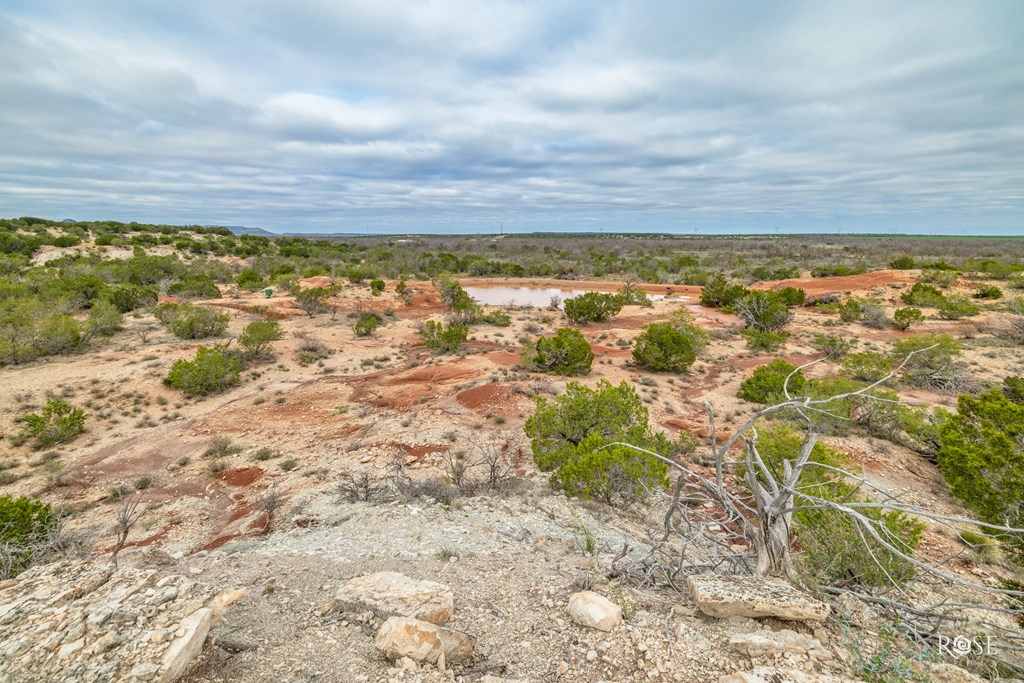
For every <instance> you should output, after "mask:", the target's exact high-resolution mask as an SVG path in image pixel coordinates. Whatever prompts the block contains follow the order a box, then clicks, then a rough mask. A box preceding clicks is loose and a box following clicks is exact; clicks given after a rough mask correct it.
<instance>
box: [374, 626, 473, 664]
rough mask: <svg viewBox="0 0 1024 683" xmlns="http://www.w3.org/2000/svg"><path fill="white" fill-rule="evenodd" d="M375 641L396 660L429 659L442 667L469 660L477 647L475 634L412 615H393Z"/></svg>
mask: <svg viewBox="0 0 1024 683" xmlns="http://www.w3.org/2000/svg"><path fill="white" fill-rule="evenodd" d="M374 643H375V644H376V646H377V649H379V650H380V651H381V652H383V653H384V655H385V656H386V657H387V658H388V659H390V660H392V661H394V660H396V659H400V658H401V657H408V658H409V659H412V660H413V661H415V662H420V663H422V662H429V663H430V664H434V665H436V666H438V668H440V669H442V670H443V669H444V667H445V666H446V665H447V664H451V663H456V662H465V661H468V660H469V659H470V658H471V657H472V656H473V648H474V647H475V641H474V640H473V637H472V636H469V635H467V634H465V633H462V632H460V631H454V630H452V629H450V628H444V627H443V626H437V625H435V624H431V623H429V622H426V621H420V620H419V619H410V618H408V617H391V618H390V619H388V620H387V621H385V622H384V623H383V625H381V627H380V630H379V631H378V632H377V637H376V638H375V639H374Z"/></svg>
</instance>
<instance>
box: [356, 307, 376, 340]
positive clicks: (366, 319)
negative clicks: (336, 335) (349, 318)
mask: <svg viewBox="0 0 1024 683" xmlns="http://www.w3.org/2000/svg"><path fill="white" fill-rule="evenodd" d="M379 325H380V316H379V315H377V314H376V313H374V312H373V311H366V312H364V313H363V314H362V315H360V316H359V319H358V320H356V324H355V325H354V326H353V330H354V331H355V333H356V336H357V337H368V336H370V335H371V334H373V332H374V330H376V329H377V327H378V326H379Z"/></svg>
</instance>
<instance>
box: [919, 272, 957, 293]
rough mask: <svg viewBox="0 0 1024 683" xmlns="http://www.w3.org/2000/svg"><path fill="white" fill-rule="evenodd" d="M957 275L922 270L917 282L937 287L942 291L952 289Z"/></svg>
mask: <svg viewBox="0 0 1024 683" xmlns="http://www.w3.org/2000/svg"><path fill="white" fill-rule="evenodd" d="M957 277H958V275H957V274H956V273H955V272H953V271H950V270H940V269H933V270H924V271H922V272H921V277H919V278H918V280H917V281H918V282H927V283H930V284H933V285H938V286H939V287H942V288H943V289H948V288H950V287H952V286H953V285H954V284H955V283H956V280H957Z"/></svg>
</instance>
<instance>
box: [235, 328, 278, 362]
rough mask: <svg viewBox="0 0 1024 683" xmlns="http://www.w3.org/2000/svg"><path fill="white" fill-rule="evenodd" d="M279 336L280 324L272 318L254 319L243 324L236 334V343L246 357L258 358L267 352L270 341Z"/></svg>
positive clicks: (274, 340) (275, 339)
mask: <svg viewBox="0 0 1024 683" xmlns="http://www.w3.org/2000/svg"><path fill="white" fill-rule="evenodd" d="M280 338H281V326H280V325H278V324H277V322H276V321H274V320H254V321H253V322H251V323H249V324H248V325H246V326H245V328H244V329H243V330H242V334H240V335H238V345H239V346H240V347H241V348H242V350H243V352H244V354H245V357H246V358H247V359H250V360H251V359H254V358H259V357H261V356H264V355H266V354H267V352H268V350H269V349H270V344H271V342H276V341H277V340H279V339H280Z"/></svg>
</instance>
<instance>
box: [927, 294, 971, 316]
mask: <svg viewBox="0 0 1024 683" xmlns="http://www.w3.org/2000/svg"><path fill="white" fill-rule="evenodd" d="M937 308H938V310H939V317H940V318H944V319H945V320H960V319H961V318H967V317H970V316H972V315H978V313H979V312H980V311H981V309H979V308H978V306H977V305H976V304H975V303H973V302H972V301H971V300H970V299H969V298H968V297H967V296H966V295H964V294H950V295H949V296H947V297H944V298H943V299H942V301H940V302H939V303H938V306H937Z"/></svg>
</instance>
